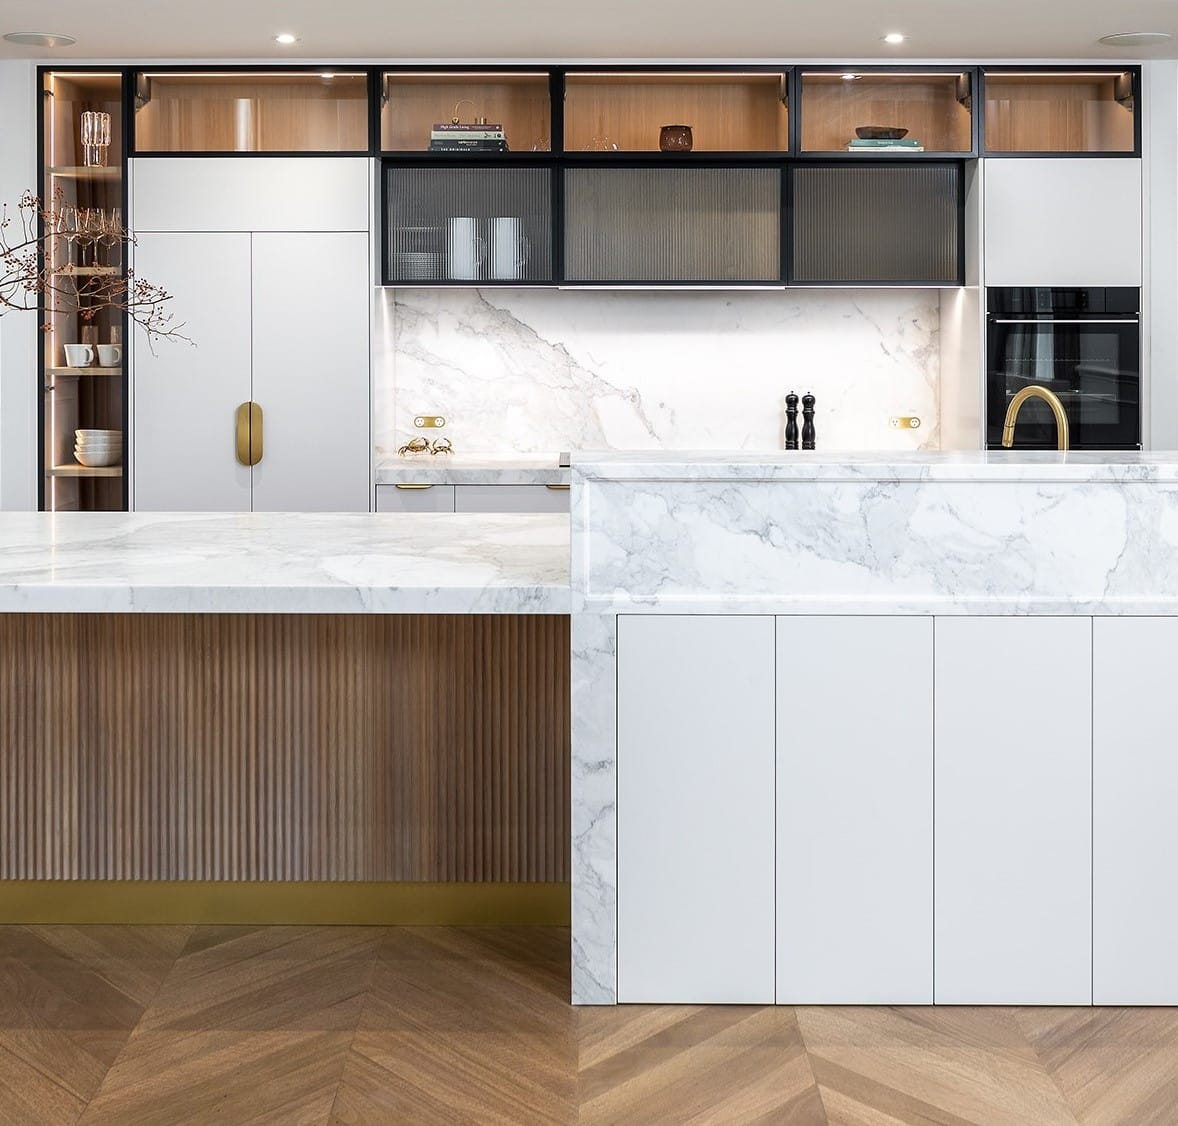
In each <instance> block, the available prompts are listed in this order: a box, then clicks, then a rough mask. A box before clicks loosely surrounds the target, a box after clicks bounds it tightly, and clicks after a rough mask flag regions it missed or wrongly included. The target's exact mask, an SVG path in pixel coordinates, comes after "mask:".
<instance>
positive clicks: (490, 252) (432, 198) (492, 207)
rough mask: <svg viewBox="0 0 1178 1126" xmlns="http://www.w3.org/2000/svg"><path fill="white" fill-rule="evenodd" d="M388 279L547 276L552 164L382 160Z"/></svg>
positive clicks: (530, 280) (491, 281) (516, 280)
mask: <svg viewBox="0 0 1178 1126" xmlns="http://www.w3.org/2000/svg"><path fill="white" fill-rule="evenodd" d="M384 208H385V223H384V237H385V248H384V251H385V253H384V284H385V285H446V284H457V285H468V286H469V285H528V284H535V283H540V282H549V281H551V280H552V277H553V274H552V170H551V169H550V168H547V167H534V166H533V167H504V166H502V165H499V166H497V167H494V168H489V167H486V166H483V167H474V166H471V165H460V166H459V165H452V164H447V165H445V166H439V165H436V164H435V165H428V166H423V165H400V164H386V165H385V170H384Z"/></svg>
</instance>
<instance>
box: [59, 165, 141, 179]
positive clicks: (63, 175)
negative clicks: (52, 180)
mask: <svg viewBox="0 0 1178 1126" xmlns="http://www.w3.org/2000/svg"><path fill="white" fill-rule="evenodd" d="M45 171H46V172H47V173H48V174H49V175H50V176H56V177H57V178H58V179H59V180H121V179H122V178H123V170H122V168H120V167H118V165H114V166H112V165H109V164H105V165H94V166H92V167H87V166H85V165H81V164H58V165H54V166H52V167H50V168H46V169H45Z"/></svg>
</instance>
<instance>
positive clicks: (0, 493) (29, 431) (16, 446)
mask: <svg viewBox="0 0 1178 1126" xmlns="http://www.w3.org/2000/svg"><path fill="white" fill-rule="evenodd" d="M35 85H36V67H35V65H34V64H33V63H30V62H23V61H0V205H3V204H7V205H8V209H9V212H10V214H11V213H12V211H13V209H14V208H15V206H16V204H17V202H18V201H19V200H20V196H21V193H22V192H23V191H25V190H27V189H35V188H36V186H37V154H36V147H37V103H36V92H35ZM36 348H37V326H36V316H35V315H34V314H31V313H19V312H11V313H8V314H6V315H5V316H3V317H0V509H35V508H36V507H37V473H36V463H37V392H36V379H37V352H36Z"/></svg>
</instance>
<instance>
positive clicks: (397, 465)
mask: <svg viewBox="0 0 1178 1126" xmlns="http://www.w3.org/2000/svg"><path fill="white" fill-rule="evenodd" d="M559 459H560V455H559V454H556V453H553V454H535V455H531V454H521V455H519V456H518V457H502V458H500V457H492V456H490V455H486V456H483V455H478V454H468V455H464V454H449V455H447V454H424V455H422V454H415V455H412V456H409V457H387V458H383V459H380V460H378V461H377V463H376V483H377V484H378V485H397V484H420V485H567V484H568V483H569V477H570V471H569V469H568V467H567V466H566V467H564V468H563V469H562V468H561V467H560V466H559V465H558V464H557V463H558V461H559Z"/></svg>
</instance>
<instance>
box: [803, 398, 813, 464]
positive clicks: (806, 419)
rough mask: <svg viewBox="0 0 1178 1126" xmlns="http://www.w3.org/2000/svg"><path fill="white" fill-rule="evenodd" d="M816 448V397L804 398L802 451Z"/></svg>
mask: <svg viewBox="0 0 1178 1126" xmlns="http://www.w3.org/2000/svg"><path fill="white" fill-rule="evenodd" d="M813 448H814V396H813V395H810V394H806V395H803V396H802V449H804V450H812V449H813Z"/></svg>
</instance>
